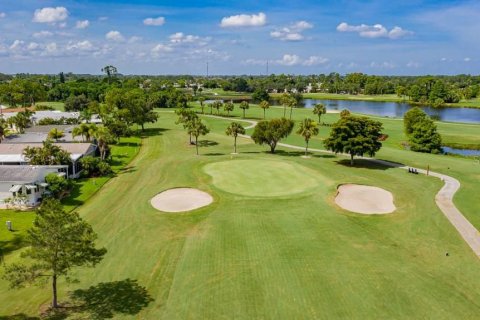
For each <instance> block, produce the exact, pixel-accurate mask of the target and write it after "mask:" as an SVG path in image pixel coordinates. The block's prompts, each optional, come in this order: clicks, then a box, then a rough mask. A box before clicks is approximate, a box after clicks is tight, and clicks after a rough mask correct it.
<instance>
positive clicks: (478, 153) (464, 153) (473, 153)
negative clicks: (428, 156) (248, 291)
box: [442, 147, 480, 157]
mask: <svg viewBox="0 0 480 320" xmlns="http://www.w3.org/2000/svg"><path fill="white" fill-rule="evenodd" d="M442 148H443V152H445V153H452V154H458V155H461V156H466V157H474V156H480V150H470V149H455V148H450V147H442Z"/></svg>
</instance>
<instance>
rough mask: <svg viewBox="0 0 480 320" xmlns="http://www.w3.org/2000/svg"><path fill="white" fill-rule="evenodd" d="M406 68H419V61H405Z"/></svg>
mask: <svg viewBox="0 0 480 320" xmlns="http://www.w3.org/2000/svg"><path fill="white" fill-rule="evenodd" d="M407 68H415V69H416V68H420V63H418V62H415V61H409V62H408V63H407Z"/></svg>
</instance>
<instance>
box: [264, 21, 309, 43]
mask: <svg viewBox="0 0 480 320" xmlns="http://www.w3.org/2000/svg"><path fill="white" fill-rule="evenodd" d="M311 28H313V25H312V24H311V23H309V22H307V21H298V22H296V23H293V24H291V25H289V26H287V27H283V28H280V29H276V30H275V31H272V32H270V36H271V37H272V38H275V39H279V40H282V41H301V40H304V39H305V37H304V36H303V34H302V32H303V31H304V30H307V29H311Z"/></svg>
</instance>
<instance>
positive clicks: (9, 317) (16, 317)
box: [0, 313, 40, 320]
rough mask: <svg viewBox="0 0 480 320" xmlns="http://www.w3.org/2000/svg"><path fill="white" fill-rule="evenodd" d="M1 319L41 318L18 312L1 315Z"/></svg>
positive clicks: (33, 319)
mask: <svg viewBox="0 0 480 320" xmlns="http://www.w3.org/2000/svg"><path fill="white" fill-rule="evenodd" d="M0 320H40V318H39V317H31V316H28V315H26V314H25V313H18V314H14V315H11V316H0Z"/></svg>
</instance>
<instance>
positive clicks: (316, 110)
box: [313, 103, 327, 124]
mask: <svg viewBox="0 0 480 320" xmlns="http://www.w3.org/2000/svg"><path fill="white" fill-rule="evenodd" d="M325 113H327V108H325V105H323V104H321V103H317V104H316V105H315V106H314V107H313V114H316V115H317V116H318V123H319V124H320V119H321V117H322V115H323V114H325Z"/></svg>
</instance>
